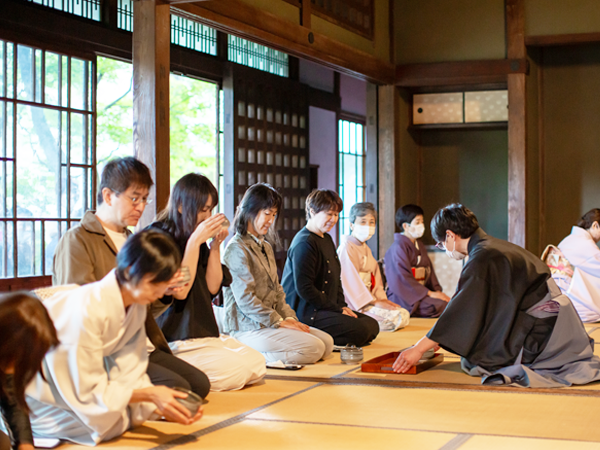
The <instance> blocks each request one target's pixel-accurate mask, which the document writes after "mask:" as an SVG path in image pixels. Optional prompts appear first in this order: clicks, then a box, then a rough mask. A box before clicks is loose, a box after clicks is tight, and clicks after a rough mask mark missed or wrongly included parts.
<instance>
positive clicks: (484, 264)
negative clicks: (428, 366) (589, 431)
mask: <svg viewBox="0 0 600 450" xmlns="http://www.w3.org/2000/svg"><path fill="white" fill-rule="evenodd" d="M431 232H432V234H433V237H434V239H435V240H436V241H438V244H437V245H438V247H440V248H443V249H444V250H445V251H446V253H447V255H448V256H449V257H451V258H453V259H457V260H461V259H464V258H466V257H467V256H468V257H469V259H468V261H467V262H466V263H465V265H464V267H463V270H462V272H461V274H460V279H459V281H458V288H457V291H456V294H454V296H453V297H452V299H451V300H450V303H449V304H448V306H447V307H446V310H445V311H444V312H443V313H442V315H441V316H440V318H439V319H438V321H437V323H436V324H435V326H434V327H433V328H432V329H431V330H430V331H429V333H428V334H427V336H426V337H424V338H423V339H421V340H420V341H419V342H418V343H417V344H416V345H415V346H414V347H411V348H410V349H408V350H406V351H404V352H403V353H402V354H401V355H400V356H399V357H398V359H397V360H396V362H395V363H394V371H395V372H397V373H404V372H406V371H407V370H408V369H410V368H411V367H412V366H413V365H415V364H416V363H417V362H418V361H419V360H420V359H421V358H422V356H423V354H424V353H425V352H426V351H427V350H429V349H432V348H435V347H437V346H438V345H439V346H440V347H442V348H444V349H446V350H448V351H450V352H452V353H456V354H458V355H460V356H461V357H462V358H461V365H462V368H463V370H464V371H465V372H467V373H468V374H469V375H472V376H481V377H482V383H483V384H516V385H520V386H524V387H561V386H570V385H572V384H585V383H589V382H591V381H595V380H598V379H600V358H598V357H597V356H594V341H593V340H592V339H590V337H589V336H588V335H587V333H586V331H585V328H584V327H583V324H582V323H581V320H580V319H579V316H578V315H577V313H576V311H575V309H574V308H573V305H572V303H571V301H570V300H569V299H568V298H567V297H566V296H565V295H563V294H561V291H560V289H559V288H558V287H557V286H556V284H555V283H554V281H553V279H552V278H551V276H550V271H549V269H548V267H547V266H546V264H544V263H543V262H542V261H541V260H540V259H539V258H537V257H536V256H535V255H533V254H532V253H530V252H528V251H527V250H524V249H523V248H521V247H519V246H517V245H514V244H511V243H509V242H506V241H503V240H500V239H496V238H493V237H491V236H488V235H487V234H486V233H485V232H484V231H483V230H482V229H481V228H479V224H478V222H477V218H476V217H475V215H474V214H473V213H472V212H471V211H470V210H469V209H467V208H466V207H464V206H462V205H460V204H452V205H449V206H446V207H445V208H443V209H441V210H439V211H438V212H437V213H436V215H435V216H434V218H433V220H432V221H431Z"/></svg>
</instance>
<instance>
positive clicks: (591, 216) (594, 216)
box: [577, 208, 600, 230]
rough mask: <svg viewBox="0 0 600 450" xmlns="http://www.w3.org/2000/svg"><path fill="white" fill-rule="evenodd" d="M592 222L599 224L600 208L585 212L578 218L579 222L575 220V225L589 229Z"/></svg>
mask: <svg viewBox="0 0 600 450" xmlns="http://www.w3.org/2000/svg"><path fill="white" fill-rule="evenodd" d="M594 222H598V223H599V224H600V209H598V208H594V209H591V210H590V211H588V212H586V213H585V214H584V215H583V217H582V218H581V219H579V222H577V226H578V227H581V228H584V229H586V230H589V229H590V228H591V227H592V225H593V224H594Z"/></svg>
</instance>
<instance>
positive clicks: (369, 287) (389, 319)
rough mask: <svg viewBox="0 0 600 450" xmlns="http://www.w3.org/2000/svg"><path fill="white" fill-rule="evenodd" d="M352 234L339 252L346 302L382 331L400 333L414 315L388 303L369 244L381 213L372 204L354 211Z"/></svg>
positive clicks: (365, 204) (354, 208)
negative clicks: (371, 319)
mask: <svg viewBox="0 0 600 450" xmlns="http://www.w3.org/2000/svg"><path fill="white" fill-rule="evenodd" d="M349 218H350V229H351V230H352V234H350V235H349V236H342V239H341V244H340V246H339V247H338V250H337V253H338V257H339V258H340V264H341V266H342V286H343V288H344V297H345V300H346V303H347V304H348V305H349V306H350V308H351V309H352V310H354V311H360V312H362V313H364V314H367V315H369V316H371V317H373V318H374V319H375V320H377V322H378V323H379V329H380V330H381V331H396V330H398V329H400V328H403V327H405V326H406V325H408V322H409V320H410V313H409V312H408V311H407V310H406V309H404V308H402V307H400V306H399V305H397V304H395V303H393V302H391V301H390V300H388V298H387V296H386V294H385V287H384V286H383V280H382V277H381V273H380V270H379V264H378V263H377V260H376V259H375V258H374V257H373V253H371V249H370V248H369V246H368V245H367V244H366V242H367V241H368V240H369V239H371V237H373V235H374V234H375V226H376V225H377V212H376V211H375V206H374V205H373V204H372V203H368V202H365V203H356V204H355V205H353V206H352V208H351V209H350V217H349Z"/></svg>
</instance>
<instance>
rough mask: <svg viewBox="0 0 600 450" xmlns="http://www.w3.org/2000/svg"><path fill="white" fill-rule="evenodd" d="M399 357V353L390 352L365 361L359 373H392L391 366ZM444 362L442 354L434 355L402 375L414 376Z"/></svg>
mask: <svg viewBox="0 0 600 450" xmlns="http://www.w3.org/2000/svg"><path fill="white" fill-rule="evenodd" d="M399 355H400V352H390V353H386V354H385V355H381V356H378V357H377V358H373V359H370V360H368V361H365V362H364V363H363V364H362V366H361V369H360V370H361V372H372V373H394V369H392V364H394V361H396V358H398V356H399ZM443 361H444V355H443V354H442V353H434V355H433V358H431V359H428V360H427V361H424V362H422V363H419V364H417V365H416V366H412V367H411V368H410V370H409V371H408V372H406V373H405V374H403V375H415V374H417V373H421V372H423V371H424V370H427V369H429V368H431V367H433V366H437V365H438V364H439V363H441V362H443Z"/></svg>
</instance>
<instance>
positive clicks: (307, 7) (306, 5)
mask: <svg viewBox="0 0 600 450" xmlns="http://www.w3.org/2000/svg"><path fill="white" fill-rule="evenodd" d="M311 11H312V7H311V1H310V0H302V9H301V15H300V25H302V26H303V27H304V28H308V29H310V24H311V22H310V18H311V16H312V12H311Z"/></svg>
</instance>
